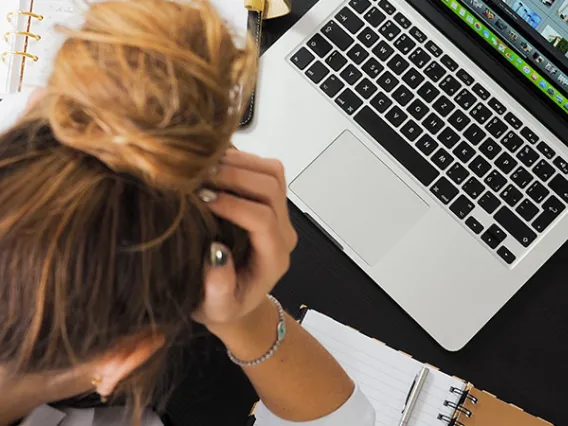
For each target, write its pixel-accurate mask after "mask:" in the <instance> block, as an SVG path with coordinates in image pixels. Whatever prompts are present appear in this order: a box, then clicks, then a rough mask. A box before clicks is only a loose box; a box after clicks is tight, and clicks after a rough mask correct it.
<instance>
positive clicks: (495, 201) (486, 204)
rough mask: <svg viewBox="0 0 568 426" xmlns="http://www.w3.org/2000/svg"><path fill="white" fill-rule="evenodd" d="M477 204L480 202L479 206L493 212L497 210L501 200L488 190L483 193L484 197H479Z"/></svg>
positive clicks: (490, 212)
mask: <svg viewBox="0 0 568 426" xmlns="http://www.w3.org/2000/svg"><path fill="white" fill-rule="evenodd" d="M477 204H479V206H480V207H481V208H482V209H483V210H485V211H486V212H487V213H489V214H492V213H493V212H494V211H495V210H497V207H499V206H500V205H501V201H499V198H497V197H496V196H495V195H493V194H492V193H491V192H489V191H487V192H486V193H485V194H483V197H481V198H480V199H479V201H478V202H477Z"/></svg>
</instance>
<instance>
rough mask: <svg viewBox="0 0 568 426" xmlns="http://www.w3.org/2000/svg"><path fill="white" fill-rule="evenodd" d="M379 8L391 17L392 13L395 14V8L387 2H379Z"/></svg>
mask: <svg viewBox="0 0 568 426" xmlns="http://www.w3.org/2000/svg"><path fill="white" fill-rule="evenodd" d="M379 7H380V8H381V9H383V10H384V11H385V12H387V13H388V14H389V15H392V14H393V13H394V12H396V8H395V7H394V6H393V5H392V4H391V3H390V2H389V1H388V0H379Z"/></svg>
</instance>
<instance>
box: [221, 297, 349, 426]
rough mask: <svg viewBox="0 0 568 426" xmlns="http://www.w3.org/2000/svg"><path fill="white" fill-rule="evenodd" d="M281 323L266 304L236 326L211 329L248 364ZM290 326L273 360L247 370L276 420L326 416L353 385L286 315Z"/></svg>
mask: <svg viewBox="0 0 568 426" xmlns="http://www.w3.org/2000/svg"><path fill="white" fill-rule="evenodd" d="M277 323H278V313H277V310H276V308H275V306H274V305H273V304H272V302H270V301H267V302H266V303H264V304H263V305H261V306H260V307H259V308H258V309H257V311H255V312H254V313H253V314H251V315H249V316H248V317H247V318H246V319H244V320H243V321H241V322H239V323H238V324H233V325H231V326H229V327H222V328H220V329H217V330H215V329H214V330H212V331H213V332H214V333H215V334H216V335H217V336H218V337H219V338H220V339H221V340H223V342H224V343H225V345H227V347H228V348H229V349H230V350H231V351H232V352H233V353H234V355H235V356H236V357H237V358H239V359H242V360H245V361H248V360H253V359H256V358H258V357H259V356H261V355H263V354H264V353H265V352H266V351H267V350H268V349H269V348H270V347H271V346H272V344H273V343H274V341H275V339H276V324H277ZM286 327H287V334H286V338H285V340H284V341H283V342H282V344H281V346H280V347H279V349H278V350H277V351H276V353H275V354H274V356H273V357H272V358H270V359H269V360H267V361H265V362H263V363H262V364H259V365H257V366H255V367H247V368H245V369H244V371H245V373H246V374H247V376H248V377H249V379H250V381H251V382H252V384H253V385H254V387H255V389H256V391H257V392H258V394H259V396H260V398H261V399H262V401H263V402H264V404H265V405H266V406H267V408H268V409H269V410H270V411H272V412H273V413H274V414H276V415H277V416H279V417H281V418H283V419H286V420H291V421H298V422H300V421H308V420H313V419H317V418H320V417H323V416H325V415H327V414H329V413H331V412H333V411H335V410H336V409H337V408H339V407H340V406H341V405H343V403H344V402H345V401H346V400H347V399H349V397H350V396H351V394H352V393H353V389H354V384H353V382H352V381H351V379H350V378H349V377H348V376H347V374H346V373H345V371H344V370H343V369H342V368H341V366H340V365H339V364H338V363H337V361H335V359H334V358H333V357H332V356H331V355H330V354H329V353H328V352H327V351H326V350H325V349H324V348H323V347H322V346H321V345H320V344H319V343H318V342H317V341H316V340H315V339H314V338H313V337H312V336H311V335H310V334H309V333H308V332H307V331H305V330H304V329H303V328H302V327H301V326H300V325H299V324H298V323H297V322H296V321H294V320H293V319H292V318H291V317H290V316H288V315H286Z"/></svg>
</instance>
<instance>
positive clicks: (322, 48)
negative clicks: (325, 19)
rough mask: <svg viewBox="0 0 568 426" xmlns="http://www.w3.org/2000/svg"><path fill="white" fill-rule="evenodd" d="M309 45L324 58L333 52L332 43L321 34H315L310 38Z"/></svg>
mask: <svg viewBox="0 0 568 426" xmlns="http://www.w3.org/2000/svg"><path fill="white" fill-rule="evenodd" d="M308 46H309V47H310V49H312V50H313V51H314V52H315V53H316V55H318V56H319V57H320V58H323V57H324V56H325V55H327V54H328V53H329V52H331V49H332V48H333V47H332V46H331V44H330V43H329V42H328V41H327V40H326V39H325V38H323V37H322V35H321V34H315V35H314V36H313V37H312V38H311V39H310V41H308Z"/></svg>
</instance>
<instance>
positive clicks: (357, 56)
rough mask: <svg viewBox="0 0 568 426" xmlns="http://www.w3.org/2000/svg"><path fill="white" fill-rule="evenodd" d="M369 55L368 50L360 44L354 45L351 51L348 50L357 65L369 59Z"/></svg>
mask: <svg viewBox="0 0 568 426" xmlns="http://www.w3.org/2000/svg"><path fill="white" fill-rule="evenodd" d="M368 56H369V52H367V51H366V50H365V48H364V47H363V46H361V45H360V44H356V45H354V46H353V47H352V48H351V49H349V52H347V57H348V58H349V59H351V60H352V61H353V62H355V63H356V64H357V65H359V64H360V63H361V62H363V61H364V60H365V59H367V57H368Z"/></svg>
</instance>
